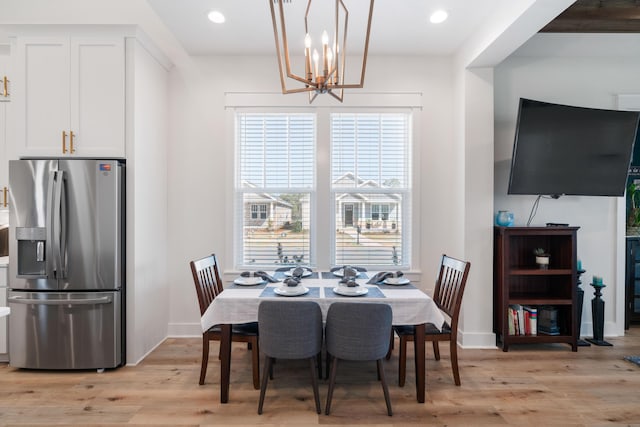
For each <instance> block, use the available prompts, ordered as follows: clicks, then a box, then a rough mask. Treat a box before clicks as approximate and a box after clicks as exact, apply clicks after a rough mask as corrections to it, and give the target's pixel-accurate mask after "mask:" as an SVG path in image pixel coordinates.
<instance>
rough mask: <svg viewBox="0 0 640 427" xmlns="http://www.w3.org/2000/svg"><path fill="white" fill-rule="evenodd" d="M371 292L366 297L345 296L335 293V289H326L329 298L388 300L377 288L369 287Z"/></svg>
mask: <svg viewBox="0 0 640 427" xmlns="http://www.w3.org/2000/svg"><path fill="white" fill-rule="evenodd" d="M367 289H369V292H367V293H366V294H364V295H354V296H344V295H340V294H336V293H335V292H333V288H325V289H324V293H325V295H326V296H328V297H338V298H386V297H385V296H384V294H383V293H382V291H381V290H380V289H378V288H377V287H376V286H367Z"/></svg>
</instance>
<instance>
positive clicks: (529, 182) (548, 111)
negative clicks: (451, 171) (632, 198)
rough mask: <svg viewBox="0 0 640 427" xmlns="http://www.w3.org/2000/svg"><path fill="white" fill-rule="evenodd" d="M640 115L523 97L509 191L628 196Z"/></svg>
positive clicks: (516, 192) (536, 193)
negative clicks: (627, 188) (628, 184)
mask: <svg viewBox="0 0 640 427" xmlns="http://www.w3.org/2000/svg"><path fill="white" fill-rule="evenodd" d="M639 118H640V112H637V111H619V110H602V109H596V108H584V107H574V106H569V105H561V104H553V103H549V102H542V101H534V100H531V99H524V98H521V99H520V106H519V109H518V121H517V126H516V135H515V141H514V144H513V157H512V159H511V173H510V177H509V189H508V194H528V195H549V196H556V197H557V196H562V195H576V196H622V195H624V191H625V187H626V180H627V174H628V171H629V163H630V161H631V155H632V153H633V145H634V142H635V140H636V132H637V129H638V120H639Z"/></svg>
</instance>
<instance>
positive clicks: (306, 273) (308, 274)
mask: <svg viewBox="0 0 640 427" xmlns="http://www.w3.org/2000/svg"><path fill="white" fill-rule="evenodd" d="M293 270H295V268H292V269H291V270H289V271H285V272H284V275H285V276H291V273H293ZM309 276H311V272H310V271H309V270H307V269H306V268H305V269H304V273H302V277H309Z"/></svg>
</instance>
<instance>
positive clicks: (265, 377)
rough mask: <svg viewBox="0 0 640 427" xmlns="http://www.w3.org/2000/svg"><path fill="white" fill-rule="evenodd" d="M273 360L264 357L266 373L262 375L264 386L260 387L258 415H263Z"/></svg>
mask: <svg viewBox="0 0 640 427" xmlns="http://www.w3.org/2000/svg"><path fill="white" fill-rule="evenodd" d="M272 363H273V358H271V357H269V356H265V357H264V372H263V373H262V385H261V387H260V400H259V402H258V415H262V406H263V405H264V395H265V393H266V391H267V382H268V381H269V372H271V366H272Z"/></svg>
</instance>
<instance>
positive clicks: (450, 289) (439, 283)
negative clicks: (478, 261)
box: [433, 255, 471, 331]
mask: <svg viewBox="0 0 640 427" xmlns="http://www.w3.org/2000/svg"><path fill="white" fill-rule="evenodd" d="M470 267H471V263H470V262H468V261H461V260H459V259H456V258H452V257H449V256H447V255H442V260H441V262H440V272H439V273H438V279H437V280H436V287H435V290H434V292H433V300H434V301H435V303H436V304H437V305H438V307H439V308H440V310H442V311H443V312H444V313H446V314H447V315H448V316H449V317H450V318H451V330H452V331H455V330H457V327H458V325H457V323H458V316H459V314H460V308H461V306H462V295H463V294H464V288H465V286H466V284H467V276H468V275H469V268H470Z"/></svg>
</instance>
